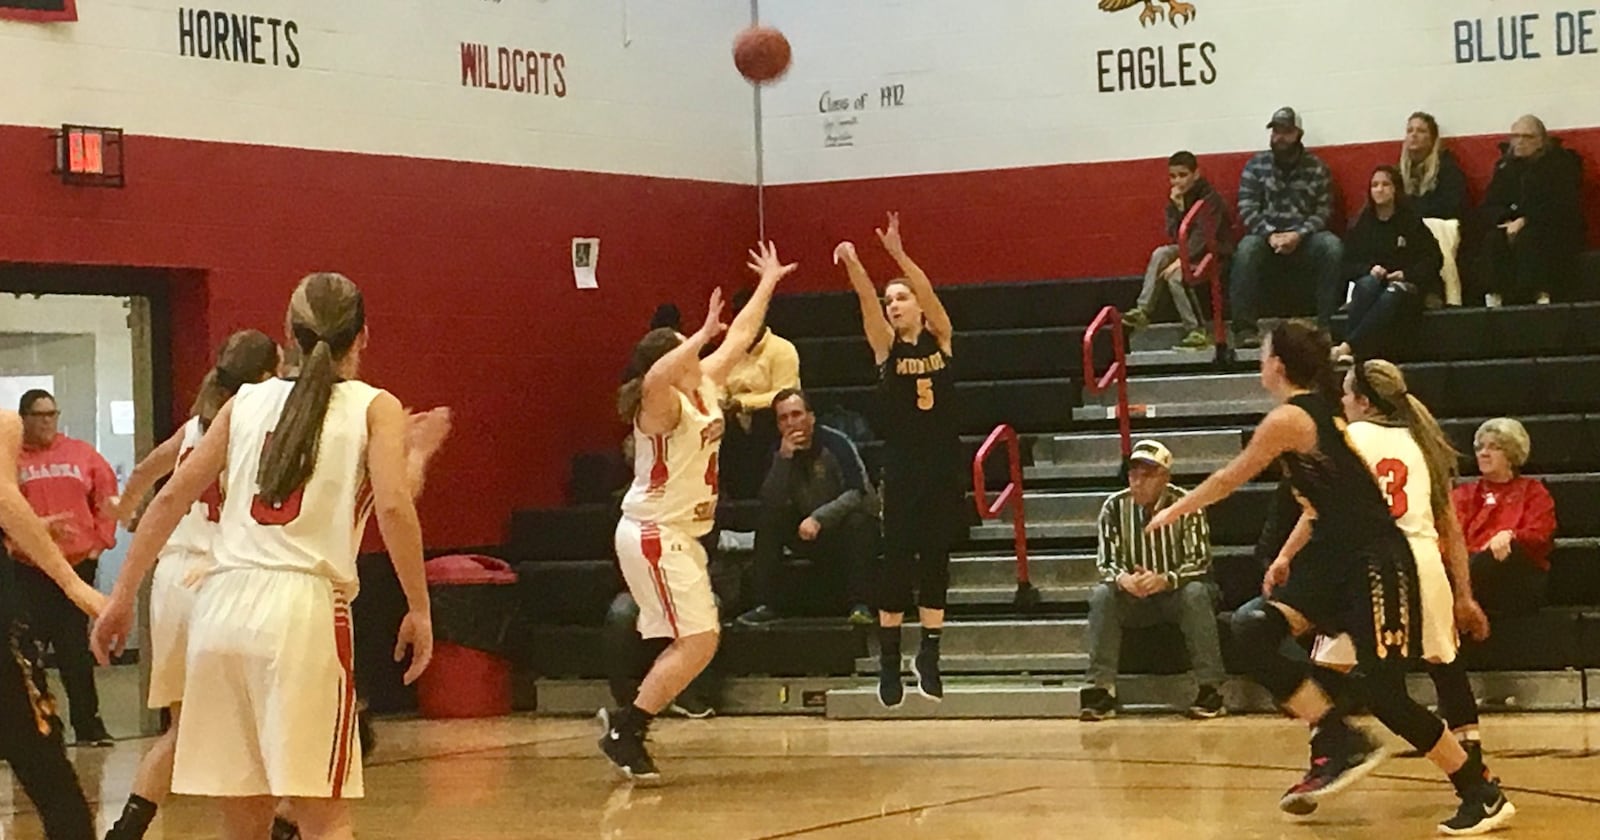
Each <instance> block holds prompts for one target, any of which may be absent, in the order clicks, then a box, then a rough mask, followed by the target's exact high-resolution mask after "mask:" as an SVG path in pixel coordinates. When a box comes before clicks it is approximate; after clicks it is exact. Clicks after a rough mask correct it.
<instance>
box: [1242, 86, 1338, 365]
mask: <svg viewBox="0 0 1600 840" xmlns="http://www.w3.org/2000/svg"><path fill="white" fill-rule="evenodd" d="M1267 128H1268V129H1270V130H1271V131H1272V148H1271V149H1269V150H1267V151H1265V152H1258V153H1256V155H1255V156H1253V157H1251V158H1250V162H1249V163H1246V164H1245V167H1244V174H1243V175H1242V176H1241V177H1240V179H1239V220H1240V221H1241V222H1242V223H1243V225H1244V233H1245V236H1244V238H1243V239H1241V240H1240V241H1239V247H1238V248H1237V249H1236V250H1235V251H1234V254H1233V268H1232V270H1231V272H1230V276H1229V279H1228V285H1229V293H1230V294H1231V295H1232V299H1233V329H1234V335H1235V339H1236V341H1237V342H1238V345H1239V346H1240V347H1260V346H1261V331H1260V328H1259V327H1258V326H1257V325H1256V319H1257V318H1259V317H1260V316H1261V313H1262V308H1263V305H1264V304H1266V303H1267V302H1268V301H1272V302H1274V303H1278V304H1280V305H1279V306H1278V307H1277V308H1279V309H1285V310H1286V311H1283V312H1280V313H1278V314H1283V315H1306V314H1308V313H1310V312H1312V311H1315V312H1316V314H1317V321H1318V322H1319V323H1320V324H1321V325H1322V326H1323V328H1324V329H1326V328H1327V327H1328V326H1329V324H1331V323H1332V322H1333V316H1334V313H1336V312H1338V311H1339V306H1340V305H1341V304H1343V303H1344V299H1345V287H1346V286H1347V285H1348V284H1347V283H1346V281H1345V280H1344V279H1343V277H1342V274H1341V272H1340V268H1341V263H1342V262H1343V261H1344V245H1343V244H1342V243H1341V242H1340V241H1339V237H1338V236H1336V235H1334V234H1333V233H1332V232H1331V231H1329V230H1328V220H1329V219H1330V218H1332V216H1333V188H1332V181H1333V179H1332V176H1331V175H1330V174H1329V172H1328V166H1327V164H1325V163H1323V162H1322V160H1321V159H1319V158H1318V157H1317V156H1316V155H1314V154H1312V153H1311V152H1310V151H1307V149H1306V147H1305V144H1304V143H1302V142H1301V141H1302V140H1303V139H1304V137H1305V131H1304V129H1303V128H1302V126H1301V122H1300V114H1299V113H1297V112H1296V111H1295V110H1294V109H1293V108H1288V107H1284V108H1279V109H1278V110H1276V111H1274V112H1273V113H1272V116H1271V118H1269V119H1268V120H1267Z"/></svg>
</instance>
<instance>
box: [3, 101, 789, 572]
mask: <svg viewBox="0 0 1600 840" xmlns="http://www.w3.org/2000/svg"><path fill="white" fill-rule="evenodd" d="M126 142H127V151H126V154H127V171H128V186H127V188H126V189H122V190H107V189H84V188H68V187H64V186H62V185H61V183H60V182H59V180H57V179H55V178H54V177H52V176H51V175H50V174H49V165H50V149H51V147H50V140H49V131H48V130H45V129H37V128H20V127H7V126H0V196H4V200H3V201H0V261H14V262H33V263H59V264H104V265H128V266H156V267H169V268H174V269H181V271H179V272H177V277H178V279H177V282H176V283H175V284H174V285H175V286H176V287H177V293H176V294H175V295H174V304H173V309H174V314H175V316H176V319H177V323H176V324H175V328H174V333H175V337H174V347H173V357H174V364H175V366H176V371H175V375H176V382H177V385H178V393H177V396H176V400H177V405H176V406H175V413H176V414H178V415H179V416H181V415H182V413H183V412H184V411H186V410H187V408H188V405H189V401H190V399H191V398H192V396H193V392H194V388H195V386H196V385H198V383H199V380H200V377H201V375H202V374H203V372H204V371H205V370H206V368H207V367H208V366H209V360H208V356H209V354H210V353H211V351H212V349H213V348H214V347H215V345H216V344H217V343H218V342H219V341H220V340H221V339H222V338H223V337H224V336H225V335H226V334H227V333H228V332H229V331H231V330H234V329H238V328H241V327H256V328H259V329H264V330H267V331H268V332H269V333H270V334H272V335H279V334H281V333H282V323H283V312H284V306H285V304H286V303H287V301H288V296H289V293H290V291H292V290H293V288H294V285H295V283H296V282H297V281H298V280H299V278H300V277H301V276H303V275H304V274H306V273H307V272H310V271H315V270H335V271H340V272H343V273H345V274H347V275H349V276H350V277H351V278H352V279H354V280H355V281H356V282H357V283H359V284H360V285H361V287H362V289H363V290H364V292H365V293H366V295H367V302H368V303H367V311H368V313H369V316H368V317H369V324H370V325H371V328H372V344H371V346H370V351H369V354H368V357H367V359H366V362H365V370H364V376H365V378H367V379H369V380H370V381H372V382H374V383H375V384H378V385H380V386H383V387H386V388H388V389H390V390H392V391H394V392H395V394H396V395H397V396H399V397H400V398H401V400H402V401H403V402H405V403H406V404H408V405H411V406H416V407H427V406H433V405H450V406H452V407H454V408H455V409H456V430H455V434H454V436H453V437H452V439H451V440H450V441H449V443H447V444H446V448H445V450H444V452H443V453H442V454H441V455H440V457H439V461H438V465H437V468H436V470H435V471H434V473H433V476H432V477H431V478H430V481H429V485H428V493H427V496H426V498H425V499H424V500H423V504H422V515H423V525H424V533H425V535H426V538H427V542H428V544H429V545H432V546H456V545H476V544H485V543H497V542H499V541H500V540H501V538H502V537H503V533H504V526H505V523H506V521H507V518H508V515H509V514H510V512H511V511H512V510H513V509H514V508H517V507H524V506H530V505H553V504H559V503H561V502H562V501H563V493H564V484H565V482H566V479H567V476H568V459H569V458H570V457H571V455H572V454H573V453H574V452H579V451H584V450H590V451H593V450H597V449H603V448H605V447H608V446H611V445H614V444H615V443H616V442H618V441H620V440H621V436H622V434H623V432H624V429H623V427H622V426H620V425H619V424H618V423H617V422H616V421H615V419H614V418H613V414H612V407H611V393H612V389H613V388H614V387H615V385H616V382H617V376H618V374H619V373H620V371H621V369H622V366H623V364H624V362H625V361H626V358H627V353H628V350H629V348H631V346H632V343H633V341H634V340H636V339H637V337H638V336H639V335H640V334H642V333H643V331H644V328H645V327H646V326H647V325H648V322H649V317H650V313H651V312H652V311H653V310H654V308H655V306H656V304H657V303H659V302H661V301H663V300H674V301H677V302H678V303H679V305H680V306H681V307H682V308H683V309H684V311H685V313H686V314H688V315H689V317H695V313H698V312H700V311H702V307H703V305H704V304H703V300H704V297H705V295H706V294H707V293H708V292H709V290H710V287H711V284H712V283H713V282H719V281H720V282H721V283H723V284H724V285H725V286H727V287H728V288H729V290H730V291H731V289H732V287H733V286H734V284H735V283H740V282H744V276H743V275H744V274H745V273H746V272H745V269H744V262H745V250H746V248H748V247H749V243H750V242H752V241H754V240H755V238H756V231H757V224H756V213H755V196H754V191H753V188H751V187H749V186H742V185H737V184H715V183H706V182H696V181H685V180H672V179H663V178H647V177H636V176H622V175H602V174H593V173H581V172H565V171H556V170H541V169H527V168H516V167H509V166H495V165H485V164H467V163H456V162H449V161H438V160H423V159H416V158H403V157H385V156H376V155H358V154H345V153H334V152H317V151H305V150H296V149H285V148H275V147H263V146H247V145H237V144H228V143H208V142H197V141H191V140H172V139H163V138H155V137H140V136H133V137H128V138H127V141H126ZM573 236H598V237H600V238H601V241H602V245H601V254H600V257H601V259H600V264H599V269H600V289H599V290H597V291H586V292H580V291H578V290H576V289H575V288H574V287H573V280H572V272H571V268H570V259H569V256H568V253H569V247H570V246H569V243H570V240H571V238H572V237H573Z"/></svg>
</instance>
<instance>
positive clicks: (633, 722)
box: [611, 705, 656, 732]
mask: <svg viewBox="0 0 1600 840" xmlns="http://www.w3.org/2000/svg"><path fill="white" fill-rule="evenodd" d="M655 719H656V716H655V715H653V714H650V713H649V712H647V711H645V710H644V709H641V708H639V707H638V706H633V705H630V706H628V707H626V708H624V709H622V710H620V711H618V712H617V714H616V716H615V717H614V718H612V720H611V726H612V728H613V729H616V730H617V731H618V732H643V731H644V730H646V729H649V728H650V721H653V720H655Z"/></svg>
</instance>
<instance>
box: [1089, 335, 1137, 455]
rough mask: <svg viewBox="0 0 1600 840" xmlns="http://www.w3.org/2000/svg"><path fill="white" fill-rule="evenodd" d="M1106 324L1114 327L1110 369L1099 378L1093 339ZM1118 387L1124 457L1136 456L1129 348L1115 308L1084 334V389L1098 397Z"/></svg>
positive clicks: (1118, 407) (1119, 425)
mask: <svg viewBox="0 0 1600 840" xmlns="http://www.w3.org/2000/svg"><path fill="white" fill-rule="evenodd" d="M1107 324H1110V326H1111V367H1108V368H1106V372H1105V373H1104V374H1102V375H1100V376H1095V373H1094V337H1095V335H1097V334H1098V333H1099V332H1100V329H1101V328H1102V327H1104V326H1106V325H1107ZM1113 381H1115V382H1116V384H1117V428H1118V430H1119V431H1120V432H1121V433H1122V457H1123V458H1127V457H1128V456H1129V455H1132V454H1133V429H1132V426H1131V421H1130V420H1129V412H1128V348H1127V345H1126V344H1125V343H1124V339H1123V336H1122V313H1121V312H1120V311H1118V310H1117V308H1116V307H1115V306H1107V307H1106V308H1104V309H1102V310H1100V314H1099V315H1096V316H1094V320H1093V321H1090V322H1089V328H1088V329H1087V330H1084V332H1083V389H1084V391H1086V392H1088V393H1089V394H1091V395H1092V394H1099V393H1102V392H1104V391H1105V390H1106V389H1107V388H1110V387H1111V383H1112V382H1113Z"/></svg>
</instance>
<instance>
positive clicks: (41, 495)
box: [17, 390, 117, 747]
mask: <svg viewBox="0 0 1600 840" xmlns="http://www.w3.org/2000/svg"><path fill="white" fill-rule="evenodd" d="M18 413H20V414H21V415H22V453H21V456H20V457H19V458H18V459H17V484H18V485H19V486H20V487H21V489H22V495H23V496H24V497H25V498H26V499H27V500H28V504H29V505H31V506H32V507H33V510H34V513H36V514H38V515H39V518H40V519H43V520H44V521H45V522H46V523H48V524H49V526H50V536H51V537H53V538H54V539H55V543H56V546H57V547H58V548H60V549H61V553H62V554H63V555H65V556H66V558H67V562H69V563H71V564H72V566H73V569H74V571H76V572H77V573H78V576H79V577H80V578H82V579H83V581H84V582H85V583H88V584H89V585H90V586H93V585H94V579H95V572H96V571H97V570H98V568H99V565H100V553H101V552H103V551H105V550H106V549H108V548H110V547H111V546H113V545H115V544H116V527H117V523H116V506H117V499H116V494H117V476H116V473H114V472H112V470H111V465H110V464H108V463H106V459H105V458H103V457H101V455H100V453H98V452H96V451H95V450H94V447H93V446H90V445H89V444H88V443H85V442H84V441H81V440H78V439H76V438H72V437H68V436H67V435H64V434H61V433H60V432H59V431H58V430H57V428H56V427H57V423H58V422H59V420H60V417H61V412H60V411H59V410H58V409H57V407H56V401H55V398H54V397H52V396H51V395H50V394H49V393H48V392H46V391H40V390H32V391H29V392H27V393H26V394H23V395H22V402H21V405H20V407H19V408H18ZM17 559H18V560H20V561H22V564H23V566H22V567H21V568H19V569H18V570H17V585H18V588H19V590H20V591H21V592H22V593H23V596H24V604H25V605H26V608H27V609H28V611H29V613H30V617H31V619H32V620H31V622H30V623H31V625H32V627H33V630H34V634H35V636H36V638H37V639H38V640H39V642H40V643H41V644H49V645H51V646H53V647H54V648H55V651H56V662H57V664H58V665H59V666H60V668H61V683H62V685H63V686H65V688H66V690H67V708H68V711H69V712H70V716H71V719H72V732H73V736H74V738H75V739H76V742H77V744H78V745H79V746H97V747H107V746H111V744H112V740H111V736H110V734H109V733H107V732H106V727H105V723H104V722H102V721H101V720H100V697H99V693H98V691H97V690H96V689H95V684H94V656H93V655H92V654H91V653H90V652H89V625H88V619H87V617H86V616H85V615H84V614H83V612H82V611H80V610H79V609H78V608H77V607H75V606H74V605H73V604H72V602H71V601H70V600H69V599H68V598H67V597H66V596H65V595H64V594H63V593H62V591H61V589H60V588H59V587H57V586H56V585H55V583H54V582H52V581H51V580H50V579H49V578H48V577H46V576H45V574H44V573H43V572H41V571H39V570H38V569H37V568H35V567H34V564H33V563H31V562H30V559H29V558H28V557H27V556H25V555H24V554H22V553H20V552H19V553H18V554H17Z"/></svg>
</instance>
